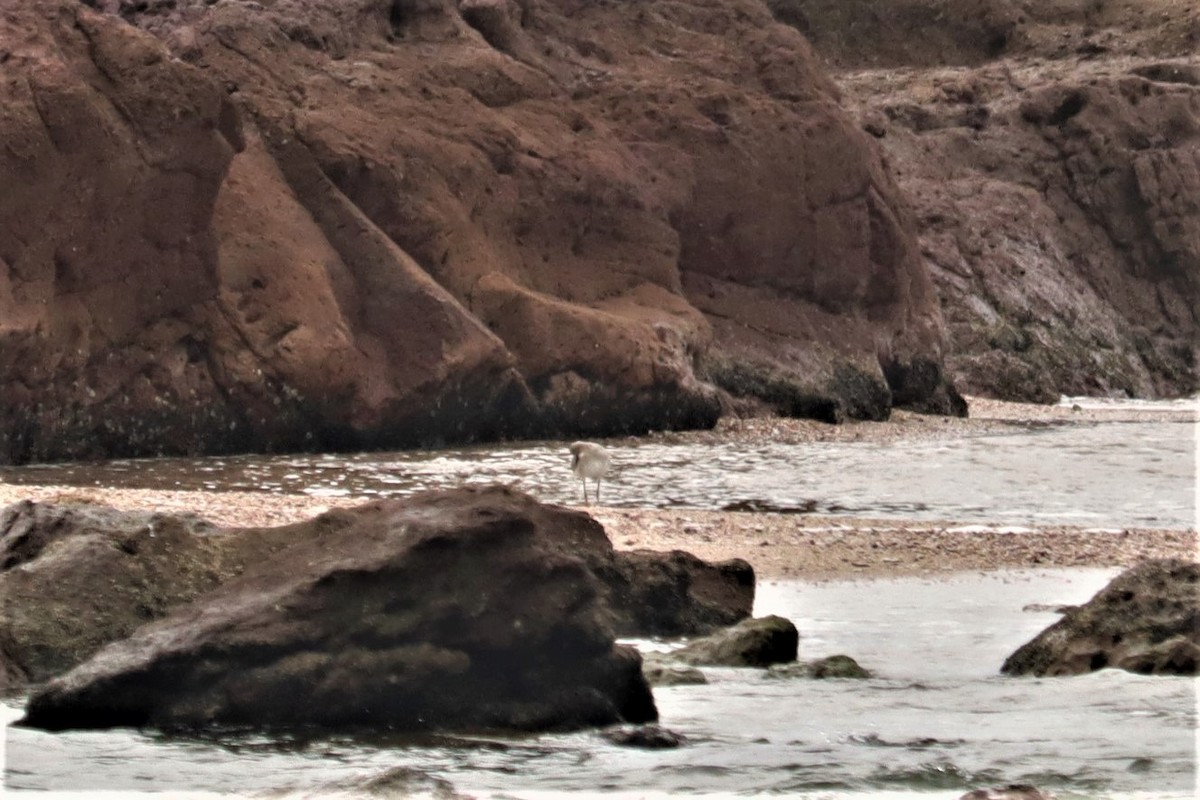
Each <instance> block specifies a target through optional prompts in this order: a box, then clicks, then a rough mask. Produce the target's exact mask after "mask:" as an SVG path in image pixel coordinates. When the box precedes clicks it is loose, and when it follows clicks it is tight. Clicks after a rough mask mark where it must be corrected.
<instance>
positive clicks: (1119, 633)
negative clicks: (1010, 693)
mask: <svg viewBox="0 0 1200 800" xmlns="http://www.w3.org/2000/svg"><path fill="white" fill-rule="evenodd" d="M1198 664H1200V564H1196V563H1194V562H1191V561H1183V560H1180V559H1159V560H1154V561H1144V562H1142V563H1141V564H1138V565H1137V566H1135V567H1133V568H1132V569H1129V570H1126V571H1125V572H1123V573H1121V574H1120V575H1118V576H1117V577H1116V578H1115V579H1113V581H1112V582H1111V583H1110V584H1108V586H1106V587H1104V588H1103V589H1101V590H1100V592H1099V593H1098V594H1097V595H1096V596H1095V597H1093V598H1092V599H1091V600H1089V601H1088V602H1087V603H1085V604H1084V605H1082V606H1079V607H1078V608H1075V609H1071V610H1068V611H1067V612H1066V614H1065V616H1063V618H1062V619H1060V620H1058V621H1057V622H1055V623H1054V624H1053V625H1051V626H1050V627H1049V628H1046V630H1044V631H1042V632H1041V633H1040V634H1038V635H1037V636H1036V637H1035V638H1034V639H1033V640H1032V641H1030V642H1028V643H1026V644H1025V645H1023V646H1022V647H1021V648H1020V649H1019V650H1017V651H1016V652H1015V653H1013V654H1012V655H1011V656H1009V657H1008V659H1007V660H1006V661H1005V662H1004V665H1003V666H1002V667H1001V668H1000V671H1001V672H1003V673H1004V674H1006V675H1037V676H1044V675H1050V676H1053V675H1079V674H1082V673H1085V672H1092V671H1094V670H1098V669H1103V668H1105V667H1117V668H1120V669H1126V670H1129V671H1131V672H1138V673H1142V674H1145V675H1196V674H1200V670H1198V666H1197V665H1198Z"/></svg>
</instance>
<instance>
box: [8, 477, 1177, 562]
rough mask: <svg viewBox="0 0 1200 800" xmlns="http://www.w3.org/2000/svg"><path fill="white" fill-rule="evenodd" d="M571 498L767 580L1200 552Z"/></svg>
mask: <svg viewBox="0 0 1200 800" xmlns="http://www.w3.org/2000/svg"><path fill="white" fill-rule="evenodd" d="M373 499H377V498H368V497H338V498H329V497H308V496H304V495H278V494H267V493H265V492H202V491H159V490H153V489H80V488H77V487H71V486H20V485H13V484H0V508H3V507H5V506H8V505H9V504H11V503H16V502H21V501H24V500H31V501H34V502H38V503H85V504H86V503H96V504H103V505H108V506H113V507H115V508H119V509H122V510H128V511H148V512H164V513H175V514H187V513H193V514H196V515H197V516H199V517H202V518H204V519H206V520H208V521H209V522H211V523H213V524H214V525H216V526H218V527H230V528H263V527H275V526H280V525H287V524H290V523H293V522H299V521H301V520H304V519H308V518H310V517H313V516H316V515H317V514H320V513H322V512H324V511H328V510H330V509H332V508H339V507H348V506H355V505H360V504H362V503H366V502H371V501H372V500H373ZM569 507H570V508H574V509H577V510H581V511H586V512H587V513H589V514H591V515H592V516H593V517H594V518H595V519H596V520H597V521H598V522H600V524H601V525H603V526H604V529H605V531H606V532H607V533H608V535H609V538H610V539H611V540H612V542H613V546H614V547H615V548H616V549H618V550H638V549H649V550H662V551H666V550H686V551H688V552H690V553H693V554H694V555H696V556H699V557H700V558H703V559H706V560H710V561H723V560H726V559H730V558H743V559H745V560H746V561H748V562H750V564H751V565H752V566H753V567H754V570H755V574H756V575H757V576H758V577H759V578H760V579H762V578H795V579H803V580H812V581H827V580H838V579H843V578H847V579H849V578H875V577H899V576H912V575H927V576H929V575H943V574H948V573H954V572H964V571H978V570H1001V569H1011V568H1020V567H1038V568H1059V567H1127V566H1131V565H1133V564H1135V563H1137V562H1138V561H1141V560H1145V559H1149V558H1171V557H1174V558H1183V559H1189V560H1200V535H1198V534H1197V531H1196V530H1194V529H1193V530H1171V529H1143V528H1129V529H1120V530H1106V529H1096V528H1081V527H1070V526H1061V525H1055V526H1030V527H1025V526H1021V527H1012V526H1002V525H978V524H960V523H955V522H952V521H937V522H925V521H897V520H882V519H868V518H861V517H837V516H817V515H810V514H785V513H773V512H741V511H710V510H705V509H685V508H672V509H654V508H645V509H640V508H639V509H630V508H616V507H610V506H579V505H573V506H569Z"/></svg>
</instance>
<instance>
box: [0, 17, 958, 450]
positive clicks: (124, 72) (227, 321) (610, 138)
mask: <svg viewBox="0 0 1200 800" xmlns="http://www.w3.org/2000/svg"><path fill="white" fill-rule="evenodd" d="M89 5H90V6H92V8H89V7H88V6H89ZM0 26H2V27H0V45H2V48H3V54H2V55H0V57H3V58H5V59H6V62H5V70H6V72H5V74H6V75H9V76H12V79H11V80H8V81H7V82H6V83H4V85H3V87H2V88H0V91H2V92H3V93H4V94H3V96H2V97H0V99H2V100H3V103H2V107H3V109H4V110H3V112H2V116H0V134H2V135H3V137H4V140H5V142H6V143H8V145H7V147H6V149H5V150H4V151H3V153H0V180H2V181H3V182H4V184H5V186H6V187H9V190H8V191H6V192H5V197H4V198H3V200H0V345H2V347H0V459H3V460H5V461H18V462H19V461H26V460H31V459H55V458H69V457H82V456H90V455H116V454H127V453H155V452H216V451H230V450H264V449H291V448H344V447H382V446H396V445H410V444H429V443H437V442H441V441H447V440H469V439H478V438H493V437H497V436H503V435H511V434H522V433H525V434H529V433H538V434H541V435H551V434H559V433H563V434H565V433H617V432H635V431H645V430H648V429H651V428H682V427H697V426H706V425H711V424H712V423H713V421H714V420H715V419H716V416H717V414H718V413H719V410H720V404H719V397H718V392H717V388H715V387H719V388H722V389H724V390H726V391H727V392H731V393H733V394H735V395H745V396H748V397H754V398H760V399H764V400H766V401H768V402H770V403H772V404H774V405H775V406H777V407H779V408H781V409H783V410H784V411H786V412H789V413H798V414H813V415H818V416H823V417H826V418H831V419H837V418H841V417H844V416H857V417H876V418H877V417H882V416H885V415H886V414H887V411H888V409H889V408H890V407H891V405H892V404H893V403H904V404H909V405H913V406H917V407H928V408H932V409H938V410H954V409H959V410H961V404H960V403H959V402H958V401H957V399H956V398H957V396H956V395H955V394H954V393H953V391H952V390H950V389H949V388H948V387H947V385H946V382H945V381H944V379H943V377H942V374H941V363H942V355H941V338H940V336H941V334H940V328H939V324H940V323H939V311H938V309H937V306H936V303H935V298H934V296H933V293H932V287H931V284H930V282H929V279H928V276H927V274H926V271H925V269H924V267H923V265H922V263H921V259H920V254H919V250H918V247H917V244H916V240H915V238H914V235H913V230H914V225H913V221H912V218H911V215H910V214H909V212H907V211H906V210H905V208H904V204H903V202H902V201H901V200H900V199H899V196H898V192H897V190H896V187H895V186H894V184H893V183H892V181H891V179H890V178H889V177H888V176H887V174H886V172H885V171H884V169H883V167H882V165H881V163H880V161H879V158H878V155H877V152H876V148H875V145H874V144H872V142H871V141H870V139H869V137H867V136H866V135H865V134H863V133H862V132H861V131H859V130H858V129H857V127H856V126H855V125H854V124H852V122H851V120H850V118H849V117H848V116H847V115H846V114H845V113H844V112H843V111H842V109H841V108H840V106H839V96H838V92H837V90H836V89H835V88H834V86H833V85H832V84H831V83H830V81H829V80H828V78H826V77H825V75H824V74H823V72H822V69H821V67H820V66H819V64H818V62H817V60H816V59H815V58H814V56H813V54H812V52H811V50H810V48H809V47H808V45H807V43H806V42H805V41H804V39H803V37H801V36H800V35H799V34H798V33H797V32H796V31H795V30H794V29H793V28H790V27H788V26H786V25H783V24H779V23H777V22H776V21H775V20H774V19H773V18H772V17H771V15H770V14H769V13H768V11H767V10H766V9H765V7H764V6H763V5H762V4H761V3H758V2H754V1H753V0H738V1H737V2H732V3H721V4H713V3H703V2H681V3H650V4H639V5H637V6H630V5H629V4H624V3H580V2H574V1H573V0H553V1H551V0H523V1H522V2H517V1H516V0H495V1H494V2H493V1H485V0H480V1H479V2H461V3H452V2H449V0H435V1H434V2H424V1H423V0H422V1H420V2H419V1H418V0H393V2H385V1H384V0H354V1H353V2H348V3H338V4H328V3H321V2H315V1H313V2H306V1H305V0H296V1H295V2H288V3H275V4H263V5H259V4H252V3H233V2H225V3H216V4H210V3H207V2H203V1H202V0H174V1H173V2H169V3H168V2H150V3H138V4H132V3H124V2H121V3H116V2H95V3H90V4H79V3H74V2H70V0H35V2H30V3H24V4H19V6H15V7H14V8H12V9H6V11H5V12H4V16H3V18H2V19H0ZM26 76H28V80H27V79H26Z"/></svg>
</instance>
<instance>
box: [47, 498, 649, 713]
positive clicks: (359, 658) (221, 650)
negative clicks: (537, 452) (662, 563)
mask: <svg viewBox="0 0 1200 800" xmlns="http://www.w3.org/2000/svg"><path fill="white" fill-rule="evenodd" d="M333 516H341V517H343V518H347V519H348V524H346V525H342V526H336V525H335V526H333V527H334V528H335V529H334V530H331V531H329V532H327V534H326V535H325V536H323V537H321V539H320V540H316V539H309V540H307V541H304V542H301V543H299V544H296V545H294V546H292V547H290V548H288V549H286V550H283V551H281V552H280V553H277V554H276V555H275V556H274V557H273V558H271V559H268V560H265V561H264V562H263V563H261V564H257V565H255V566H253V567H251V568H248V569H247V570H246V572H245V573H244V574H243V575H242V576H241V577H239V578H237V579H235V580H233V581H230V582H228V583H226V584H224V585H222V586H221V587H219V588H218V589H216V590H214V591H212V592H210V593H208V594H206V595H204V596H203V597H202V598H200V599H199V600H197V601H196V602H194V603H192V604H191V605H188V606H185V607H183V608H181V609H179V610H177V611H175V612H173V613H172V614H170V615H169V616H168V617H166V618H165V619H163V620H160V621H158V622H154V623H151V624H149V625H146V626H144V627H142V628H140V629H139V630H138V631H137V632H135V633H134V634H133V636H132V637H130V638H129V639H125V640H122V641H119V642H116V643H113V644H110V645H108V646H107V647H105V648H103V649H102V650H100V651H99V652H98V653H97V654H96V655H95V656H94V657H93V658H92V659H91V660H90V661H87V662H85V663H84V664H83V665H81V666H79V667H77V668H76V669H74V670H72V671H71V672H69V673H67V674H66V675H65V676H62V677H60V678H56V679H54V680H52V681H50V682H49V683H47V684H44V685H43V686H42V687H41V688H40V689H39V690H38V691H37V692H35V694H34V695H33V696H32V697H31V699H30V701H29V704H28V707H27V717H26V722H27V723H28V724H30V725H33V726H39V727H45V728H50V729H60V728H91V727H110V726H115V725H135V726H154V727H162V728H173V727H182V728H203V727H208V726H212V725H253V726H256V727H261V726H268V727H269V726H273V725H279V726H298V725H301V726H309V725H315V726H320V727H329V728H354V727H359V726H369V727H375V728H388V729H399V730H421V729H462V728H484V729H491V728H500V729H522V730H524V729H545V728H556V729H559V728H576V727H580V726H586V725H603V724H609V723H613V722H645V721H648V720H653V719H655V718H656V716H657V714H656V711H655V708H654V702H653V699H652V698H651V695H650V690H649V687H648V686H647V684H646V682H645V679H644V678H643V677H642V672H641V658H640V657H639V656H638V655H637V652H636V651H635V650H633V649H632V648H628V647H623V646H618V645H616V644H615V643H614V640H613V634H612V632H611V627H610V626H609V612H608V609H607V607H606V606H605V604H604V587H603V585H602V584H601V583H600V582H599V580H598V579H597V578H596V577H595V575H594V574H593V573H592V571H591V570H590V568H589V566H588V563H587V561H586V560H585V559H584V558H582V557H580V556H579V555H578V553H580V552H581V551H582V552H602V551H604V550H605V549H608V548H611V545H610V544H609V542H608V540H607V538H605V536H604V532H603V529H601V528H600V527H599V525H597V524H596V523H595V522H594V521H592V520H591V519H590V518H588V517H587V516H586V515H584V514H582V513H579V512H569V511H566V510H563V509H559V508H555V507H553V506H543V505H540V504H538V503H536V502H535V501H533V500H532V499H531V498H529V497H528V496H526V495H521V494H517V493H514V492H511V491H510V490H506V489H462V490H458V491H454V492H445V493H427V494H424V495H421V496H418V497H415V498H412V499H410V500H405V501H383V502H379V503H376V504H372V505H369V506H364V507H361V508H359V509H356V510H355V511H351V512H337V514H335V515H333ZM298 697H303V698H304V702H297V698H298Z"/></svg>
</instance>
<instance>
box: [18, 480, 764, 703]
mask: <svg viewBox="0 0 1200 800" xmlns="http://www.w3.org/2000/svg"><path fill="white" fill-rule="evenodd" d="M439 498H440V499H439ZM408 502H409V501H398V503H396V504H369V505H366V506H361V507H358V508H353V509H348V510H337V511H331V512H329V513H326V514H322V515H320V516H318V517H315V518H314V519H311V520H306V521H304V522H300V523H295V524H292V525H284V526H280V527H275V528H217V527H214V526H212V525H211V524H209V523H207V522H205V521H204V520H202V519H199V518H197V517H195V516H191V515H175V514H161V513H143V512H123V511H117V510H115V509H112V508H108V507H105V506H98V505H93V504H39V503H31V502H23V503H18V504H15V505H12V506H9V507H8V508H5V509H2V510H0V691H4V690H6V689H7V690H16V689H19V688H21V687H23V686H25V685H27V684H29V683H39V682H42V681H45V680H47V679H49V678H51V677H53V676H55V675H58V674H61V673H63V672H66V671H67V670H69V669H71V668H73V667H75V666H76V665H78V664H79V663H81V662H83V661H84V660H86V659H88V658H90V657H92V656H93V655H94V654H95V653H96V652H97V651H98V650H99V649H100V648H101V647H103V646H104V645H106V644H108V643H110V642H113V641H117V640H120V639H124V638H126V637H128V636H130V635H131V634H132V633H133V632H134V631H135V630H136V629H137V628H139V627H140V626H142V625H143V624H145V623H147V622H149V621H152V620H157V619H160V618H162V617H164V616H166V615H168V614H170V613H173V612H175V611H177V610H178V609H179V607H181V606H185V605H187V604H188V603H191V602H193V601H197V598H200V597H202V596H203V595H205V593H207V592H210V591H212V590H214V589H216V588H217V587H219V586H221V585H223V584H226V583H228V582H229V581H231V580H233V579H235V578H238V577H239V576H240V575H242V574H243V573H248V572H252V571H254V570H255V569H259V568H262V567H263V565H265V564H268V563H270V562H272V561H274V560H276V559H291V558H293V557H294V556H293V555H291V554H290V550H291V549H292V548H296V547H309V548H318V549H328V548H332V547H336V546H339V544H338V543H339V542H340V543H343V544H344V540H343V539H342V538H340V537H343V536H344V535H345V534H344V531H345V530H346V529H348V528H350V527H355V526H368V527H370V526H372V525H374V526H383V525H387V524H391V523H390V522H389V521H388V520H390V516H389V515H390V514H391V513H392V511H393V506H396V507H406V505H407V504H408ZM412 504H413V507H414V508H426V507H430V508H434V509H436V513H438V514H442V515H444V516H446V517H447V518H449V519H450V520H451V521H453V520H454V519H457V517H454V516H453V513H452V512H453V511H454V509H455V508H457V507H459V506H461V507H464V508H469V509H476V508H493V509H494V510H495V513H497V514H506V515H508V516H509V517H512V516H520V515H525V517H527V518H529V519H531V520H534V522H537V524H541V525H543V526H545V527H552V528H560V527H561V528H563V529H564V530H570V531H574V533H573V534H571V535H567V534H565V533H564V534H563V536H562V542H563V544H562V546H563V547H567V546H568V545H571V546H572V547H573V549H572V557H574V558H578V559H581V560H582V561H583V563H584V564H585V565H586V568H587V571H588V572H589V574H590V575H591V576H592V577H593V578H594V579H595V582H596V583H597V585H598V587H599V589H598V591H599V592H600V601H599V602H600V604H601V605H602V606H603V609H604V611H603V615H604V619H605V622H606V624H607V625H608V626H609V627H610V628H611V629H612V630H613V631H614V633H615V634H616V635H623V636H659V635H673V636H678V635H697V634H705V633H709V632H711V631H713V630H715V629H717V628H719V627H721V626H724V625H729V624H733V623H735V622H737V621H739V620H742V619H744V618H746V617H748V616H749V615H750V610H751V607H752V605H753V602H754V572H753V570H752V569H751V568H750V566H749V564H746V563H745V562H744V561H739V560H734V561H728V562H722V563H718V564H711V563H709V562H705V561H702V560H700V559H698V558H696V557H694V556H692V555H690V554H688V553H684V552H681V551H674V552H670V553H653V552H650V551H638V552H634V553H627V552H617V551H614V550H613V547H612V544H611V542H610V541H609V540H608V538H607V536H606V535H605V533H604V530H603V528H602V527H601V526H600V525H599V523H597V522H595V521H594V520H592V519H591V518H590V517H588V516H587V515H586V514H582V513H578V512H571V511H567V510H566V509H559V508H556V507H546V506H540V505H538V504H537V503H536V501H534V500H533V499H532V498H530V497H528V496H525V495H519V494H514V493H511V492H507V491H504V490H493V491H491V492H488V491H484V492H476V491H474V490H471V491H466V492H448V493H445V494H444V495H443V494H439V493H431V494H429V495H425V496H423V497H422V498H417V499H415V500H413V501H412ZM431 513H433V512H431ZM480 513H481V514H482V513H484V512H482V511H481V512H480ZM534 522H530V523H529V524H531V525H532V524H534ZM447 524H449V523H447ZM572 543H574V544H573V545H572Z"/></svg>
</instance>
